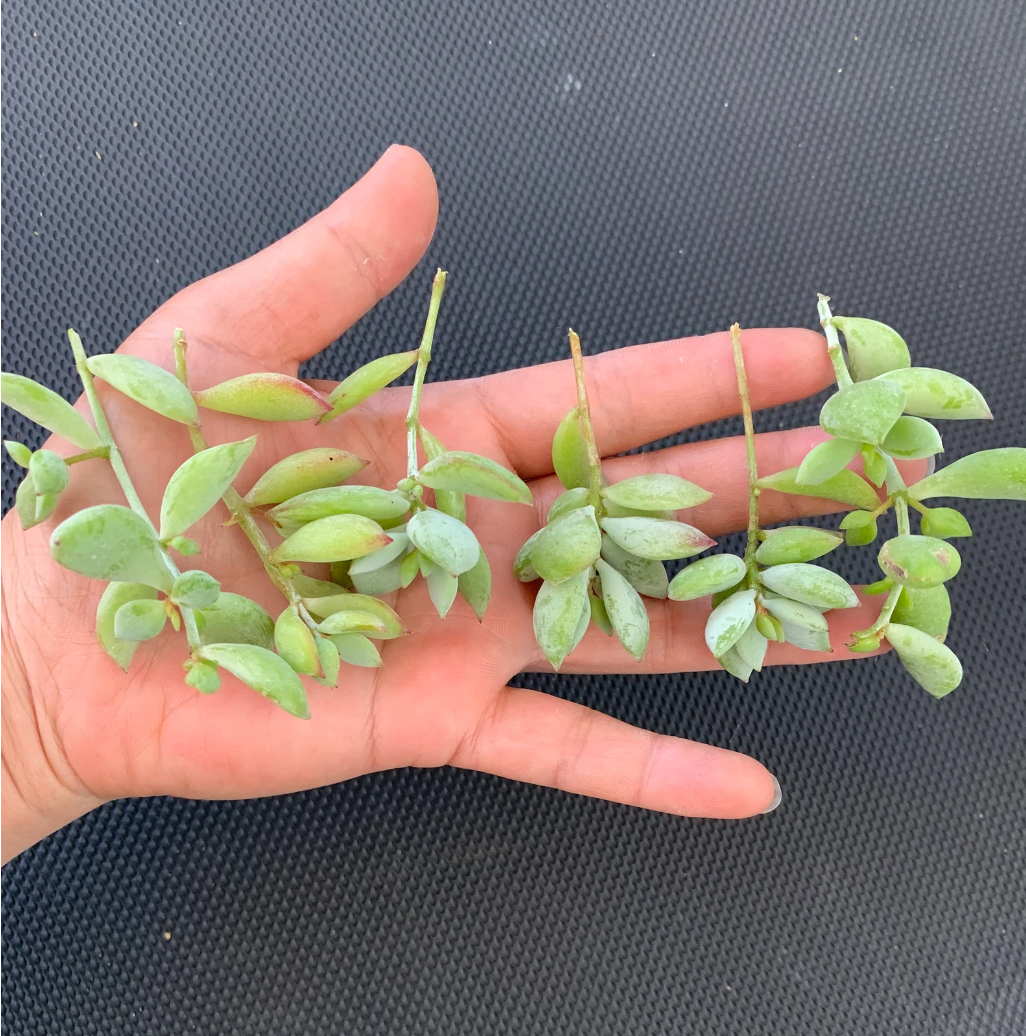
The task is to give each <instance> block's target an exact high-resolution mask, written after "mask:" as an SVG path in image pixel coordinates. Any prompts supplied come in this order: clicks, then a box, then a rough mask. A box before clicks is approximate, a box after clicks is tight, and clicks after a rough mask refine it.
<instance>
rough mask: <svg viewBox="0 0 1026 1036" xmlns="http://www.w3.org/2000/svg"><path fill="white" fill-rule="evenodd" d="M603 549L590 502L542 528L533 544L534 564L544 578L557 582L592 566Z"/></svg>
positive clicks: (532, 561)
mask: <svg viewBox="0 0 1026 1036" xmlns="http://www.w3.org/2000/svg"><path fill="white" fill-rule="evenodd" d="M601 549H602V534H601V533H600V532H599V527H598V522H596V520H595V508H594V507H592V506H590V505H589V506H587V507H581V508H578V509H576V510H573V511H570V513H569V514H566V515H564V516H563V517H562V518H559V519H557V520H556V521H555V522H553V523H552V524H551V525H546V526H545V528H543V529H542V530H541V532H540V533H539V535H538V538H537V540H535V542H534V545H533V546H532V548H531V564H532V566H533V567H534V570H535V571H536V572H537V573H538V575H539V576H541V578H542V579H545V580H547V581H548V582H550V583H558V582H561V581H562V580H564V579H569V578H570V577H571V576H575V575H577V573H578V572H583V571H584V570H585V569H588V568H591V566H592V565H593V564H595V560H596V559H597V558H598V556H599V552H600V551H601Z"/></svg>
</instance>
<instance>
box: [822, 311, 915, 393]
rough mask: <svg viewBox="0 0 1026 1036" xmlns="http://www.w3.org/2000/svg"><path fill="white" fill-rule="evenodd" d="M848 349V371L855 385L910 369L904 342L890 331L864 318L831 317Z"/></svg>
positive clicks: (885, 326)
mask: <svg viewBox="0 0 1026 1036" xmlns="http://www.w3.org/2000/svg"><path fill="white" fill-rule="evenodd" d="M833 324H834V327H836V328H837V330H838V331H840V332H841V334H843V335H844V344H845V345H846V346H847V347H848V369H849V370H850V371H851V376H852V377H853V378H854V379H855V381H868V380H869V379H870V378H875V377H876V376H877V375H878V374H884V373H886V372H887V371H893V370H900V369H902V368H905V367H911V366H912V358H911V357H910V356H909V352H908V346H907V345H906V344H905V340H904V339H903V338H902V337H901V335H899V334H898V332H897V331H895V330H894V329H893V328H891V327H888V326H887V325H886V324H881V323H880V322H879V321H878V320H867V319H866V318H865V317H834V318H833Z"/></svg>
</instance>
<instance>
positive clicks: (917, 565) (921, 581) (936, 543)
mask: <svg viewBox="0 0 1026 1036" xmlns="http://www.w3.org/2000/svg"><path fill="white" fill-rule="evenodd" d="M877 562H878V563H879V565H880V568H881V569H882V570H883V572H884V573H885V575H887V576H889V577H890V578H891V579H893V580H894V582H895V583H900V584H901V585H902V586H911V587H912V588H913V589H919V590H924V589H928V588H929V587H932V586H939V585H940V584H941V583H945V582H947V581H948V580H949V579H952V578H954V577H955V576H956V575H958V570H959V569H960V568H961V567H962V559H961V557H960V556H959V553H958V551H957V550H956V549H955V548H954V547H953V546H952V545H951V544H950V543H948V542H947V541H946V540H940V539H937V538H936V537H934V536H911V535H903V536H895V537H894V538H893V539H890V540H888V541H887V542H886V543H885V544H884V545H883V546H882V547H881V548H880V553H879V555H878V556H877Z"/></svg>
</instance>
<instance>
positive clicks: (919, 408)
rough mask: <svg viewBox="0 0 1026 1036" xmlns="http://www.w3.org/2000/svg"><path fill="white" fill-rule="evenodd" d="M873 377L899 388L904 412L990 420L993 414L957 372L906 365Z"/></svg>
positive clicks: (978, 394)
mask: <svg viewBox="0 0 1026 1036" xmlns="http://www.w3.org/2000/svg"><path fill="white" fill-rule="evenodd" d="M876 380H877V381H878V382H881V383H882V382H886V383H889V384H891V385H896V386H897V387H898V388H900V389H901V391H902V393H903V394H904V396H905V407H904V409H905V413H906V414H915V415H916V416H917V417H934V418H944V419H945V420H948V421H970V420H973V419H982V420H986V421H989V420H991V419H992V418H993V416H994V415H993V414H992V413H991V412H990V407H989V406H987V401H986V400H985V399H984V398H983V396H982V394H981V393H980V390H979V389H978V388H976V387H975V386H974V385H970V384H969V382H968V381H966V380H965V379H964V378H960V377H958V375H957V374H949V373H948V372H947V371H941V370H935V369H934V368H933V367H909V368H907V369H906V370H897V371H889V372H888V373H886V374H881V375H880V376H879V377H878V378H877V379H876Z"/></svg>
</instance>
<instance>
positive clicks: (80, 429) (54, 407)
mask: <svg viewBox="0 0 1026 1036" xmlns="http://www.w3.org/2000/svg"><path fill="white" fill-rule="evenodd" d="M0 401H2V402H3V403H4V405H5V406H9V407H10V408H11V409H12V410H17V411H18V413H19V414H21V415H22V416H23V417H27V418H28V419H29V420H30V421H34V422H35V423H36V424H38V425H42V426H43V427H44V428H45V429H47V431H50V432H53V434H54V435H59V436H60V437H61V438H62V439H67V441H68V442H70V443H72V444H73V445H74V446H78V447H79V449H82V450H95V449H97V448H98V447H99V446H100V445H101V443H100V437H99V436H98V435H97V434H96V429H95V428H93V426H92V425H90V424H89V422H88V421H86V419H85V418H84V417H83V416H82V415H81V414H80V413H79V412H78V411H77V410H76V409H75V408H74V407H73V406H72V405H71V404H70V403H69V402H68V401H67V400H66V399H65V398H64V397H63V396H59V395H57V393H56V392H54V391H53V389H48V388H47V387H46V386H45V385H40V384H39V383H38V382H35V381H33V380H32V379H31V378H26V377H23V376H22V375H20V374H8V373H6V372H4V373H3V374H0ZM19 445H20V444H19ZM8 452H10V448H8ZM11 456H12V457H14V454H13V453H12V454H11ZM14 459H15V460H16V461H17V463H19V464H22V466H23V467H27V466H28V463H27V461H26V462H25V463H22V461H20V460H18V458H17V457H14Z"/></svg>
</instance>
